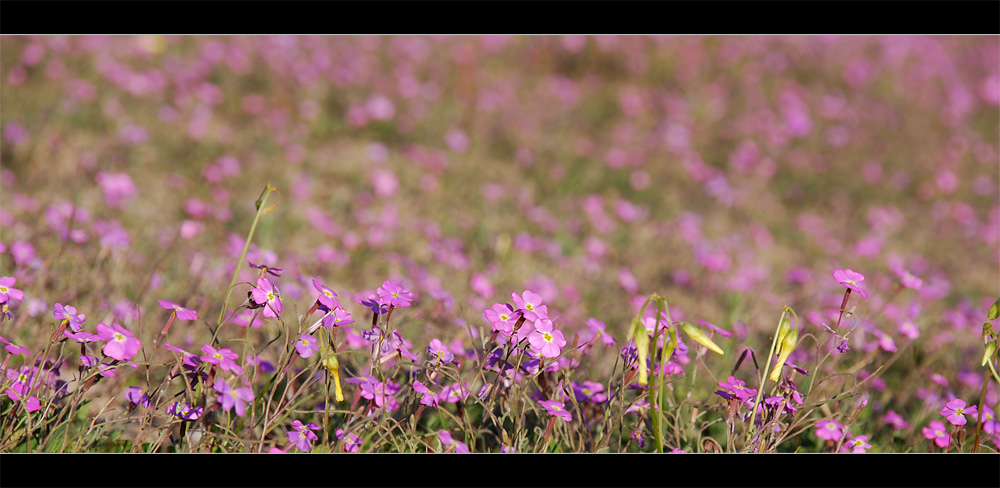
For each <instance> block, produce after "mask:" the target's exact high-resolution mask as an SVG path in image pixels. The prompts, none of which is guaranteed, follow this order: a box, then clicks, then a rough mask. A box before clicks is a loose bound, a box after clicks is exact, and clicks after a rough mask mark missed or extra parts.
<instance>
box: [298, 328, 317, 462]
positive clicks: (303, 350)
mask: <svg viewBox="0 0 1000 488" xmlns="http://www.w3.org/2000/svg"><path fill="white" fill-rule="evenodd" d="M295 350H296V351H298V352H299V356H302V357H303V358H308V357H312V355H313V354H316V352H317V351H319V342H318V341H317V340H316V338H315V337H313V336H311V335H309V334H302V335H301V336H299V340H298V341H296V342H295ZM303 450H305V449H303Z"/></svg>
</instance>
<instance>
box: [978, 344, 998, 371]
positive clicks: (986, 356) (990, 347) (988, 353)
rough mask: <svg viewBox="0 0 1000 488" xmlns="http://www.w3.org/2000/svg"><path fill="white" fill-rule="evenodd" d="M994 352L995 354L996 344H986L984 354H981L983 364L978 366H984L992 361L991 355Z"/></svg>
mask: <svg viewBox="0 0 1000 488" xmlns="http://www.w3.org/2000/svg"><path fill="white" fill-rule="evenodd" d="M995 352H997V343H996V342H992V341H991V342H987V343H986V352H985V353H983V362H982V364H980V366H986V363H988V362H990V361H991V360H992V359H993V354H994V353H995Z"/></svg>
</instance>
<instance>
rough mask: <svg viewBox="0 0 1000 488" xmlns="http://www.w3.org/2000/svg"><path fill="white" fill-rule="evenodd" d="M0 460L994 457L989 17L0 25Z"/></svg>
mask: <svg viewBox="0 0 1000 488" xmlns="http://www.w3.org/2000/svg"><path fill="white" fill-rule="evenodd" d="M0 131H2V133H0V165H2V170H0V171H2V172H0V306H2V315H0V341H2V343H3V351H2V352H0V361H2V365H0V369H2V372H0V391H2V392H3V393H4V394H2V395H0V452H3V453H15V452H72V453H80V452H87V453H94V452H102V453H109V452H111V453H120V452H198V453H268V452H274V453H298V452H311V453H357V452H363V453H373V452H380V453H384V452H404V453H423V452H435V453H466V452H474V453H487V452H488V453H508V452H517V453H542V452H545V453H551V452H563V453H582V452H597V453H605V452H610V453H620V452H665V453H670V452H674V453H720V452H721V453H745V452H770V453H774V452H778V453H792V452H800V453H866V452H867V453H945V452H950V453H956V452H962V453H970V452H989V453H996V452H997V451H998V450H1000V421H998V419H997V417H996V414H997V412H1000V407H998V402H1000V388H998V387H1000V365H998V362H997V361H998V353H997V349H998V347H997V346H998V344H1000V338H998V337H1000V336H998V334H1000V327H998V325H1000V321H998V320H997V319H998V315H1000V298H998V297H1000V161H998V151H1000V136H998V134H1000V44H998V43H997V39H996V37H995V36H844V37H838V36H591V37H587V36H537V37H536V36H218V37H206V36H152V35H144V36H9V35H8V36H0Z"/></svg>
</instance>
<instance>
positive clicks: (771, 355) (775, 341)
mask: <svg viewBox="0 0 1000 488" xmlns="http://www.w3.org/2000/svg"><path fill="white" fill-rule="evenodd" d="M787 315H788V307H785V309H784V310H782V311H781V318H780V319H778V327H777V328H776V329H774V338H773V339H771V350H770V351H768V353H767V361H764V376H762V377H761V378H760V384H759V385H758V387H757V399H756V400H755V401H754V404H753V406H752V407H751V408H753V412H751V413H750V424H749V425H748V426H747V438H746V443H747V444H749V443H750V441H751V440H752V439H753V433H754V432H755V429H754V428H753V423H754V420H755V419H756V417H757V406H758V405H760V400H761V398H762V397H763V396H764V385H765V382H766V381H767V373H768V372H769V370H770V367H771V361H773V360H774V347H775V346H776V345H777V344H778V334H780V333H781V324H782V323H783V322H784V321H785V317H786V316H787Z"/></svg>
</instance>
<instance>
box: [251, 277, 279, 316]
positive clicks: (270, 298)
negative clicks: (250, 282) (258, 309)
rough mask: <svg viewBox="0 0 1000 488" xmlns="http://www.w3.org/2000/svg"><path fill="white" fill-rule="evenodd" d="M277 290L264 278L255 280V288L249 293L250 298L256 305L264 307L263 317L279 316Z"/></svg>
mask: <svg viewBox="0 0 1000 488" xmlns="http://www.w3.org/2000/svg"><path fill="white" fill-rule="evenodd" d="M279 293H280V292H279V290H278V288H277V287H276V286H274V284H273V283H271V280H270V279H268V278H267V277H266V276H264V277H261V278H257V286H256V287H254V288H253V290H251V291H250V295H251V298H252V299H253V301H254V303H256V304H258V305H266V306H265V308H264V316H265V317H273V318H277V317H278V316H280V315H281V295H280V294H279Z"/></svg>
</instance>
